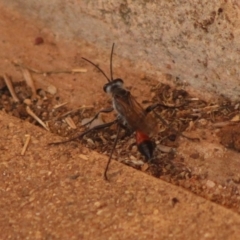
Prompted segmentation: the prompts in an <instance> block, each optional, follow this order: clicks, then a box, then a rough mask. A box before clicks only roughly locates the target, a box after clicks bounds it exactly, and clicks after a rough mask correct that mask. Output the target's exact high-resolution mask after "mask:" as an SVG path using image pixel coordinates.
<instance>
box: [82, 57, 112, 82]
mask: <svg viewBox="0 0 240 240" xmlns="http://www.w3.org/2000/svg"><path fill="white" fill-rule="evenodd" d="M82 59H83V60H85V61H87V62H89V63H91V64H92V65H93V66H94V67H95V68H97V69H98V70H99V71H100V72H101V73H102V74H103V76H104V77H105V78H106V79H107V80H108V82H111V80H110V79H109V78H108V76H107V75H106V74H105V72H104V71H103V70H102V69H101V68H100V67H99V66H98V65H97V64H95V63H93V62H91V61H90V60H88V59H86V58H84V57H82Z"/></svg>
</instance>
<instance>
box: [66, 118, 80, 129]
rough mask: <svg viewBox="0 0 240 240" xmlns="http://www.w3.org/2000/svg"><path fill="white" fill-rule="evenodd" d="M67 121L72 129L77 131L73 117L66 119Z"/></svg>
mask: <svg viewBox="0 0 240 240" xmlns="http://www.w3.org/2000/svg"><path fill="white" fill-rule="evenodd" d="M65 121H66V123H67V124H68V125H69V126H70V127H71V128H72V129H76V128H77V126H76V125H75V123H74V121H73V120H72V118H71V117H66V118H65Z"/></svg>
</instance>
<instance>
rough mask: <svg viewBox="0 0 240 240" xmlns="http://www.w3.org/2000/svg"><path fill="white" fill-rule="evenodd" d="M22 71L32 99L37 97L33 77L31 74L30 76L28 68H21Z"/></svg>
mask: <svg viewBox="0 0 240 240" xmlns="http://www.w3.org/2000/svg"><path fill="white" fill-rule="evenodd" d="M22 73H23V77H24V79H25V81H26V83H27V85H28V86H29V87H30V88H31V90H32V99H37V92H36V88H35V84H34V82H33V79H32V76H31V74H30V72H29V70H28V69H26V68H22Z"/></svg>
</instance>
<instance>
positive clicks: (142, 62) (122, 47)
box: [1, 0, 240, 100]
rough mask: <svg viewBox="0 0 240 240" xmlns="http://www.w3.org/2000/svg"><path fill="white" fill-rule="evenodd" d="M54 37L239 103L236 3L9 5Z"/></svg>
mask: <svg viewBox="0 0 240 240" xmlns="http://www.w3.org/2000/svg"><path fill="white" fill-rule="evenodd" d="M1 2H2V3H3V4H4V5H5V6H7V7H10V8H12V9H15V10H17V11H19V12H21V13H22V14H23V15H25V16H26V17H33V18H34V19H35V20H38V21H42V22H44V24H45V26H46V28H51V29H52V30H53V31H54V32H55V33H56V35H57V36H59V37H64V38H70V39H76V40H77V39H78V38H82V39H85V40H86V41H88V42H92V43H94V44H96V45H97V46H99V47H104V48H105V49H106V50H108V51H109V49H110V48H111V44H112V42H116V44H117V46H118V51H117V54H119V55H121V56H123V57H125V58H128V59H131V60H133V61H134V65H135V66H137V67H139V68H141V69H143V70H144V71H145V72H146V73H148V74H153V76H155V77H156V78H157V76H158V74H161V73H164V74H166V78H167V79H168V80H171V81H175V82H176V83H177V84H180V85H181V84H183V85H188V84H189V85H190V86H192V87H193V88H195V89H197V90H198V91H199V92H201V93H203V94H204V92H205V91H210V92H211V93H218V94H223V95H225V96H227V97H230V98H232V99H235V100H236V99H238V98H239V90H240V86H239V74H240V70H239V62H240V57H239V55H240V48H239V41H240V31H239V25H240V17H239V16H240V15H239V14H240V3H239V1H237V0H233V1H224V0H213V1H200V0H193V1H177V0H175V1H168V0H163V1H145V0H140V1H129V0H128V1H127V0H121V1H109V0H108V1H93V0H90V1H89V0H83V1H78V0H71V1H63V0H53V1H37V0H9V1H4V0H2V1H1Z"/></svg>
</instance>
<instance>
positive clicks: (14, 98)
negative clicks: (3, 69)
mask: <svg viewBox="0 0 240 240" xmlns="http://www.w3.org/2000/svg"><path fill="white" fill-rule="evenodd" d="M3 78H4V81H5V83H6V85H7V87H8V90H9V92H10V94H11V96H12V98H13V101H14V102H19V99H18V97H17V95H16V93H15V91H14V89H13V85H12V81H11V79H10V78H9V77H8V76H7V74H4V75H3Z"/></svg>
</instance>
